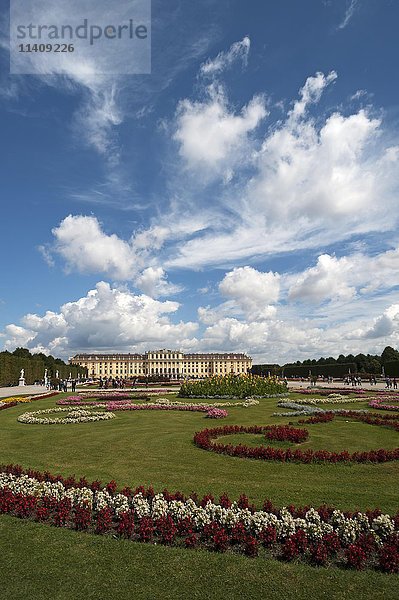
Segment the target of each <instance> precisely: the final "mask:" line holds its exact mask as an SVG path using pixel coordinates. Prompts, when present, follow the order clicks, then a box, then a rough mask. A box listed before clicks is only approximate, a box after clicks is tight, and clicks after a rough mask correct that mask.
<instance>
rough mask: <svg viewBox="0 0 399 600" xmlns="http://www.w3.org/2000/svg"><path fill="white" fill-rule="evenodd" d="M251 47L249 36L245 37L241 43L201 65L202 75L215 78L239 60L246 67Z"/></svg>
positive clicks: (233, 45) (235, 43)
mask: <svg viewBox="0 0 399 600" xmlns="http://www.w3.org/2000/svg"><path fill="white" fill-rule="evenodd" d="M250 47H251V40H250V39H249V37H248V36H245V37H244V38H243V39H242V40H241V41H240V42H234V44H232V45H231V46H230V48H229V50H227V51H226V52H219V54H218V55H217V56H216V58H213V59H208V60H207V61H206V62H204V63H203V64H202V65H201V68H200V74H201V75H203V76H205V77H214V76H216V75H219V74H220V73H221V72H222V71H225V70H226V69H228V68H229V67H231V65H232V64H234V63H235V62H236V61H238V60H240V61H242V63H243V65H244V66H246V65H247V62H248V55H249V50H250Z"/></svg>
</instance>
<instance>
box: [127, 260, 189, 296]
mask: <svg viewBox="0 0 399 600" xmlns="http://www.w3.org/2000/svg"><path fill="white" fill-rule="evenodd" d="M135 283H136V285H137V287H139V288H140V289H141V290H142V291H143V292H144V293H145V294H147V295H148V296H151V297H152V298H157V297H158V296H168V295H173V294H177V293H179V292H181V291H182V290H183V288H182V287H181V286H179V285H175V284H173V283H170V282H169V281H167V277H166V273H165V271H164V270H163V268H162V267H147V268H146V269H144V271H143V272H142V273H141V274H140V275H139V277H137V279H136V282H135Z"/></svg>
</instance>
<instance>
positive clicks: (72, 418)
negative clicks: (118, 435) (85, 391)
mask: <svg viewBox="0 0 399 600" xmlns="http://www.w3.org/2000/svg"><path fill="white" fill-rule="evenodd" d="M100 407H101V408H104V407H103V406H101V405H99V404H97V408H100ZM60 412H66V413H68V414H67V416H66V417H63V418H58V417H53V418H48V417H42V416H40V415H48V414H51V413H60ZM113 418H115V415H114V414H113V413H111V412H98V411H89V410H82V409H75V410H72V409H71V408H45V409H43V410H36V411H34V412H26V413H23V414H22V415H20V416H19V417H18V419H17V421H19V422H20V423H28V424H29V425H68V424H70V423H89V422H93V421H108V420H109V419H113Z"/></svg>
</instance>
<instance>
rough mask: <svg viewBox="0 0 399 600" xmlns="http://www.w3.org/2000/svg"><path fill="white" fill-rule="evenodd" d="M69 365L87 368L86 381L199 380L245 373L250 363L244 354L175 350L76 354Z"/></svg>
mask: <svg viewBox="0 0 399 600" xmlns="http://www.w3.org/2000/svg"><path fill="white" fill-rule="evenodd" d="M69 362H70V364H72V365H80V366H81V367H86V368H87V371H88V375H89V377H95V378H100V377H102V378H104V377H119V378H122V379H128V378H133V377H151V376H162V377H166V378H168V379H190V378H193V379H199V378H202V377H211V376H213V375H225V374H227V373H235V374H237V375H239V374H242V373H247V372H248V371H249V370H250V369H251V367H252V359H251V357H250V356H247V355H246V354H240V353H234V352H228V353H221V354H183V352H180V351H178V350H165V349H163V350H151V351H149V352H146V353H145V354H119V353H115V354H97V353H92V354H76V355H75V356H73V357H72V358H70V359H69Z"/></svg>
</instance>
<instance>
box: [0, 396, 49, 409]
mask: <svg viewBox="0 0 399 600" xmlns="http://www.w3.org/2000/svg"><path fill="white" fill-rule="evenodd" d="M57 395H58V392H47V393H45V394H36V395H33V396H23V397H21V398H20V397H19V396H17V397H11V398H12V399H11V398H2V400H0V410H5V409H6V408H12V407H13V406H17V404H20V403H21V402H23V403H25V402H26V403H27V402H32V400H41V399H42V398H51V396H57Z"/></svg>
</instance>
